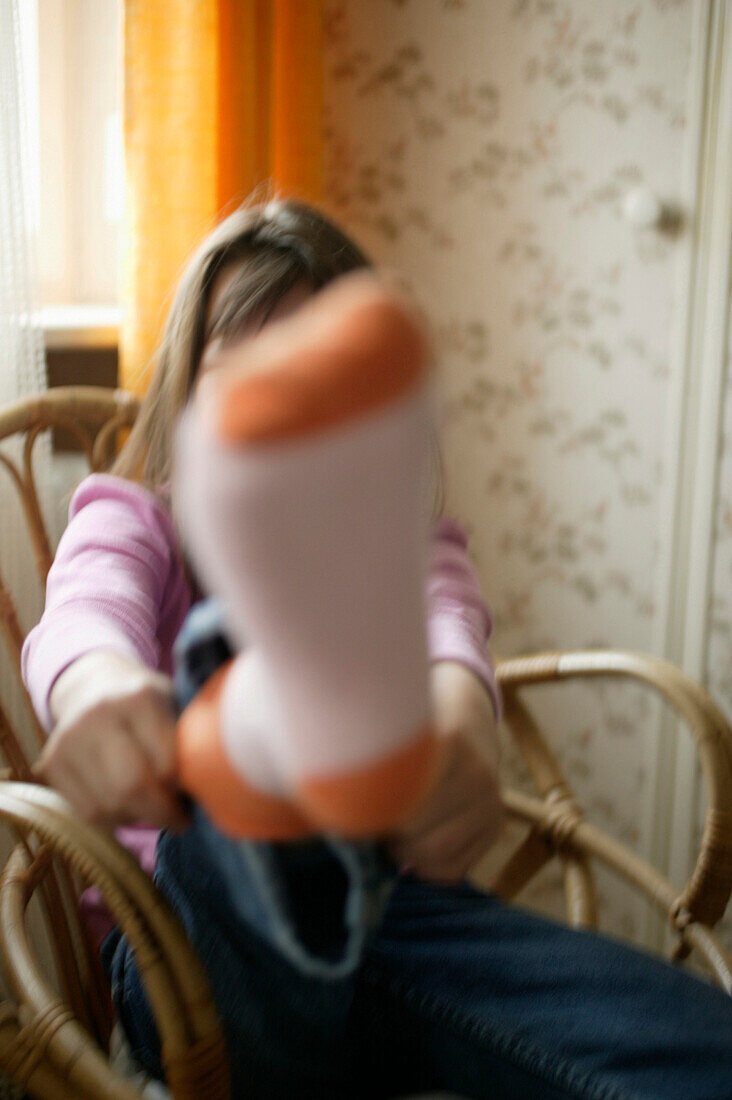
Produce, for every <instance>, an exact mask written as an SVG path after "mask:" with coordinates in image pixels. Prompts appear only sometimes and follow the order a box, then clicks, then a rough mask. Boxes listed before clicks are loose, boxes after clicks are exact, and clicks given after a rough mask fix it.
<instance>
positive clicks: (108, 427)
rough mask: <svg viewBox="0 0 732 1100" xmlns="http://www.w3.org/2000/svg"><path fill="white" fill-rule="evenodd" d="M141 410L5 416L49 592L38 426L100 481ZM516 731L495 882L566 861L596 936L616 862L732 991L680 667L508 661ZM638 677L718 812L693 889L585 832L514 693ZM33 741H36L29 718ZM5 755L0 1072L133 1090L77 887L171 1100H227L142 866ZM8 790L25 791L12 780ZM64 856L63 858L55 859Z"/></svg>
mask: <svg viewBox="0 0 732 1100" xmlns="http://www.w3.org/2000/svg"><path fill="white" fill-rule="evenodd" d="M136 413H137V403H136V401H135V400H134V398H132V397H130V396H129V395H128V394H125V393H123V392H121V391H117V392H112V391H109V390H102V389H97V388H96V387H68V388H63V389H58V390H55V391H52V392H50V393H48V394H45V395H43V396H42V397H38V398H33V399H29V400H25V401H21V402H18V403H16V404H15V405H13V406H11V407H9V408H7V409H5V410H4V411H1V412H0V441H2V440H3V439H5V438H7V437H9V436H11V435H12V436H23V437H24V443H23V448H22V454H23V458H22V463H21V465H20V466H18V465H17V464H15V463H13V462H11V461H10V460H9V459H8V457H7V456H5V455H2V454H0V464H2V465H3V466H5V468H6V469H7V471H8V473H9V474H10V477H11V479H12V481H13V483H14V484H15V486H16V489H17V490H18V492H19V494H20V498H21V501H22V505H23V513H24V516H25V518H26V521H27V524H28V529H29V531H30V534H31V539H32V542H33V547H34V555H35V562H36V568H37V571H38V575H39V578H40V579H41V581H44V582H45V578H46V574H47V572H48V569H49V568H50V564H51V561H52V552H51V548H50V544H49V540H48V536H47V534H46V530H45V526H44V524H43V519H42V515H41V509H40V507H39V503H38V497H37V493H36V489H35V483H34V480H33V471H32V450H33V444H34V442H35V440H36V439H37V438H38V435H39V433H40V432H41V431H43V430H44V429H45V428H49V427H63V428H66V429H68V430H69V431H70V432H72V434H73V435H74V436H75V437H76V438H77V439H78V440H79V443H80V445H81V447H82V448H83V450H84V452H85V453H86V455H87V458H88V460H89V465H90V468H91V469H100V468H102V467H103V465H104V462H105V460H106V457H107V455H108V454H109V453H110V448H111V446H112V444H113V442H114V439H115V436H116V434H117V432H118V431H119V430H120V429H122V428H125V427H128V426H130V425H131V424H132V423H133V421H134V418H135V415H136ZM0 623H1V625H2V630H3V633H4V636H5V640H6V642H7V644H8V647H9V650H10V653H11V656H12V658H13V660H14V662H15V664H16V667H17V668H18V670H19V667H20V649H21V646H22V641H23V635H22V631H21V629H20V626H19V624H18V618H17V615H16V613H15V610H14V607H13V603H12V600H11V598H10V594H9V593H8V592H7V590H6V588H5V586H4V584H3V581H2V577H0ZM497 673H498V678H499V681H500V683H501V685H502V688H503V691H504V695H505V702H506V707H505V711H506V716H505V717H506V725H507V726H508V728H509V729H510V731H511V733H512V734H513V736H514V738H515V740H516V742H517V744H518V746H519V748H520V750H521V752H522V754H523V756H524V758H525V759H526V761H527V763H528V766H529V769H530V772H531V775H532V778H533V781H534V783H535V786H536V789H537V792H538V796H539V797H536V796H531V795H528V794H525V793H523V792H519V791H514V790H506V791H504V794H503V798H504V803H505V806H506V809H507V812H508V813H509V815H511V816H512V817H514V818H516V819H518V820H520V821H522V822H524V823H526V824H528V825H529V831H528V834H527V836H526V838H525V840H523V842H522V843H521V844H520V845H519V847H518V848H517V850H516V851H515V852H514V853H513V855H512V856H511V857H510V858H509V859H508V861H507V863H506V864H505V865H504V867H503V868H502V870H501V871H500V873H499V874H498V876H497V877H496V880H495V883H494V886H495V888H496V890H497V891H498V892H499V893H500V894H501V895H502V896H503V897H505V898H507V899H510V898H513V897H515V896H516V895H517V894H518V893H519V891H520V890H521V889H522V888H523V887H524V886H525V885H526V884H527V883H528V882H529V881H530V879H531V878H532V877H533V875H534V874H535V873H536V872H537V871H538V870H539V869H540V868H541V867H543V866H544V865H545V864H546V863H547V862H548V860H550V859H552V858H554V857H558V858H559V859H560V860H561V864H562V869H563V874H564V881H565V888H566V904H567V916H568V920H569V921H570V923H571V924H573V925H575V926H587V927H595V926H596V924H597V899H596V891H595V885H594V878H593V873H592V869H591V865H590V857H595V858H597V859H599V860H601V861H602V862H604V863H605V864H606V865H607V866H609V867H611V868H612V869H613V870H614V871H616V872H617V873H618V874H620V875H622V876H623V877H624V878H625V879H626V880H628V881H629V882H631V883H632V884H633V885H634V886H635V887H636V888H638V889H639V890H640V891H641V892H642V893H644V894H645V895H646V897H647V898H649V900H650V901H651V903H652V904H653V905H655V906H656V907H657V908H659V909H660V910H661V911H662V912H664V913H666V914H667V915H668V917H669V919H670V920H671V922H672V925H673V927H674V929H675V930H676V932H677V941H676V945H675V948H674V956H675V957H677V958H681V957H683V956H684V955H686V954H687V953H688V952H689V950H691V949H692V948H693V949H695V950H696V951H698V952H699V954H700V955H701V957H702V958H703V959H704V960H705V961H706V963H707V965H708V966H709V968H710V970H711V971H712V973H713V975H714V976H715V978H716V980H717V981H718V982H719V983H720V985H722V987H723V988H725V989H726V990H727V991H728V992H732V961H731V960H730V958H729V956H728V955H727V954H726V953H725V951H724V949H723V947H722V945H721V944H720V942H719V941H718V939H717V938H716V937H715V936H714V934H713V933H712V931H711V929H712V927H713V925H714V924H715V923H716V922H717V921H718V920H719V918H720V917H721V915H722V913H723V912H724V909H725V906H726V904H727V901H728V899H729V895H730V890H731V889H732V734H731V733H730V728H729V725H728V724H727V722H726V720H725V718H724V716H723V715H722V714H721V712H720V711H719V709H718V708H717V707H716V705H715V704H714V702H713V701H712V700H711V699H710V697H709V696H708V695H707V693H706V692H705V691H704V690H703V689H702V688H701V687H700V686H699V685H698V684H697V683H695V682H694V681H692V680H690V679H689V678H688V677H686V676H684V674H683V673H681V672H680V671H679V670H678V669H676V668H674V667H672V666H671V665H668V664H665V663H663V662H661V661H657V660H655V659H653V658H649V657H644V656H642V655H638V654H631V653H619V652H615V651H597V652H578V653H547V654H540V655H537V656H534V657H528V658H515V659H512V660H507V661H499V662H498V665H497ZM598 676H600V677H615V678H617V677H630V678H632V679H635V680H639V681H641V682H643V683H645V684H647V685H649V686H650V687H651V688H653V689H655V690H656V691H658V692H660V694H661V695H662V696H663V697H664V698H665V699H666V700H667V702H669V703H670V704H671V705H672V706H673V707H674V708H675V710H676V711H677V712H678V714H679V715H680V717H681V718H682V719H683V720H684V721H685V722H686V724H687V725H688V727H689V729H690V731H691V733H692V735H693V737H694V738H695V741H696V745H697V749H698V752H699V755H700V759H701V765H702V769H703V774H704V779H705V785H706V791H707V803H708V804H707V811H706V822H705V829H704V835H703V839H702V849H701V853H700V855H699V859H698V861H697V865H696V868H695V870H694V873H693V874H692V876H691V878H690V880H689V882H688V883H687V885H686V886H685V887H684V888H683V889H682V890H677V889H675V888H674V887H673V886H672V885H671V884H670V883H669V882H668V881H667V880H666V879H665V878H664V877H663V876H662V875H661V874H660V873H659V872H658V871H657V870H656V869H655V868H653V867H651V866H650V865H649V864H647V863H646V862H644V861H643V860H641V859H639V858H638V857H637V856H636V855H635V854H634V853H633V852H632V851H631V850H630V849H628V848H626V847H625V846H624V845H622V844H620V843H618V842H617V841H615V840H613V839H612V838H611V837H609V836H607V835H606V834H604V833H603V832H601V831H600V830H599V829H597V828H595V827H594V826H593V825H591V824H590V823H589V822H588V821H586V820H585V818H584V815H583V813H582V810H581V807H580V806H579V803H578V801H577V799H576V798H575V796H574V794H573V793H572V791H571V789H570V787H569V784H568V782H567V780H566V777H565V776H564V773H563V771H562V769H561V766H560V764H559V762H558V761H557V759H556V757H555V756H554V754H553V753H552V751H551V749H550V748H549V745H548V744H547V742H546V740H545V738H544V736H543V734H542V732H541V731H540V729H539V727H538V725H537V723H536V721H535V720H534V718H533V717H532V715H531V713H530V711H529V710H528V709H527V708H526V706H525V705H524V703H523V701H522V699H520V698H519V695H518V689H519V688H526V687H530V686H531V685H535V684H547V683H559V682H560V681H564V680H567V679H571V678H577V677H598ZM29 721H30V722H31V723H32V726H33V728H34V729H35V730H36V732H37V735H38V739H39V742H40V740H41V738H42V736H43V735H42V731H41V730H40V727H39V726H38V723H37V722H36V721H35V718H29ZM0 750H1V751H2V753H3V755H4V757H5V759H6V762H7V764H8V768H7V769H6V773H5V778H6V780H7V781H5V782H0V818H1V819H2V820H3V821H5V822H6V823H7V824H8V825H9V826H10V827H11V828H12V829H13V830H14V831H15V833H16V834H17V836H18V838H19V843H18V845H17V847H16V848H15V849H14V851H13V853H12V855H11V857H10V859H9V861H8V864H7V866H6V868H5V872H4V874H3V876H2V880H0V958H2V962H3V966H4V971H5V975H6V979H7V982H8V984H9V986H10V988H11V990H12V994H13V997H14V1001H13V1003H9V1004H6V1005H3V1006H0V1068H3V1069H4V1070H5V1072H7V1073H8V1074H9V1075H10V1076H12V1077H13V1079H14V1080H17V1081H18V1082H19V1083H21V1084H23V1085H24V1086H25V1088H26V1089H27V1090H28V1092H29V1094H31V1095H34V1096H38V1097H48V1098H51V1100H71V1098H74V1100H85V1098H86V1097H110V1098H112V1097H114V1098H118V1100H127V1098H129V1097H132V1096H136V1095H138V1093H137V1092H136V1091H135V1089H134V1088H132V1087H131V1086H130V1085H129V1084H128V1083H126V1082H125V1081H123V1080H122V1079H121V1078H120V1077H119V1076H118V1075H116V1074H115V1073H114V1071H113V1070H112V1069H111V1067H110V1066H109V1064H108V1062H107V1059H106V1056H105V1054H104V1044H105V1039H106V1037H107V1035H108V1030H109V1001H108V996H107V995H106V991H105V990H104V987H103V982H102V981H101V978H100V974H99V967H98V960H97V959H96V953H95V952H94V951H92V950H90V949H89V947H88V945H87V943H86V941H85V939H84V930H83V928H82V926H81V924H80V922H79V921H78V918H77V915H76V905H75V902H76V898H77V896H78V891H79V889H80V886H81V884H82V883H84V884H86V883H94V884H96V885H97V886H99V887H100V889H101V890H102V892H103V894H104V896H105V899H106V901H107V903H108V905H109V907H110V909H111V910H112V912H113V914H114V916H115V917H116V919H117V920H118V921H119V923H120V924H121V926H122V928H123V929H124V930H125V932H126V933H127V935H128V936H129V937H130V940H131V942H132V943H133V944H134V946H135V950H136V954H137V959H138V963H139V966H140V969H141V973H142V975H143V979H144V981H145V984H146V989H147V991H148V994H149V997H150V1001H151V1005H152V1007H153V1010H154V1012H155V1014H156V1019H157V1021H158V1026H159V1029H160V1034H161V1037H162V1041H163V1055H164V1060H165V1065H166V1069H167V1073H168V1079H169V1085H170V1088H171V1090H172V1093H173V1095H174V1096H175V1097H194V1096H195V1097H206V1098H211V1100H216V1098H218V1097H223V1096H226V1095H227V1094H228V1085H227V1080H226V1077H227V1070H226V1062H225V1053H224V1045H223V1037H222V1033H221V1030H220V1027H219V1025H218V1023H217V1021H216V1017H215V1013H214V1010H213V1007H212V1004H211V1000H210V994H209V992H208V986H207V982H206V979H205V976H204V975H203V973H202V971H201V968H200V965H199V964H198V962H197V961H196V959H195V957H194V956H193V954H192V952H191V949H190V947H189V946H188V945H187V943H186V941H185V938H184V936H183V933H182V931H181V929H180V926H179V925H178V922H177V921H176V919H175V917H174V915H173V914H172V913H171V912H170V910H169V909H168V907H167V905H166V904H165V903H164V901H163V900H162V898H161V897H160V896H159V895H158V894H157V892H156V891H155V889H154V887H153V886H152V884H151V883H150V881H149V880H148V879H147V878H146V877H145V875H144V874H143V873H142V872H141V871H140V869H139V867H138V866H137V864H136V863H135V861H134V860H133V859H132V858H131V857H130V856H129V854H128V853H127V852H125V851H124V850H123V849H122V848H120V847H119V845H118V844H117V843H116V842H115V841H114V840H113V839H112V838H111V837H109V836H108V835H107V834H106V833H104V832H102V831H101V830H99V829H94V828H91V827H89V826H86V825H83V824H82V823H81V822H80V821H78V820H77V819H76V818H74V816H73V814H72V813H71V812H70V810H69V808H68V806H67V805H66V803H65V802H64V801H63V799H61V798H60V797H59V796H58V795H56V794H54V793H53V792H51V791H48V790H46V789H44V788H43V787H40V786H38V785H35V784H31V783H30V782H28V781H29V780H30V779H31V774H32V773H31V771H30V763H31V762H30V761H29V760H28V759H27V758H26V756H25V753H24V752H23V749H22V745H21V742H20V741H19V740H18V738H17V737H16V736H15V734H14V732H13V730H12V728H11V725H10V722H9V719H8V718H7V715H6V714H5V711H4V710H3V708H2V705H1V704H0ZM11 780H15V782H13V781H11ZM52 855H53V857H54V858H51V856H52ZM36 891H38V892H39V893H40V894H41V896H42V900H43V901H44V903H45V907H46V912H47V914H48V925H49V936H50V938H51V940H52V942H53V943H54V945H55V949H56V960H57V964H58V968H59V974H60V980H61V985H62V998H61V999H59V997H58V996H57V995H56V993H55V992H54V991H53V990H52V988H51V986H50V984H49V983H48V981H47V979H46V978H45V977H44V976H43V974H42V972H41V968H40V966H39V964H38V961H37V959H36V957H35V954H34V952H33V948H32V946H31V944H30V942H29V939H28V935H27V931H26V920H25V913H26V908H27V905H28V901H29V899H30V897H31V896H32V895H33V893H34V892H36Z"/></svg>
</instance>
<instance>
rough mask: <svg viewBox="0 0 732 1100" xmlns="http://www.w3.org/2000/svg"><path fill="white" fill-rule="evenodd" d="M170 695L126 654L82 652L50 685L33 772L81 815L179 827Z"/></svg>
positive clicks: (157, 677)
mask: <svg viewBox="0 0 732 1100" xmlns="http://www.w3.org/2000/svg"><path fill="white" fill-rule="evenodd" d="M172 695H173V692H172V683H171V681H170V678H169V677H168V676H164V675H163V674H162V673H159V672H153V671H151V670H150V669H148V668H146V667H145V666H144V665H142V664H140V663H139V662H137V661H135V660H133V659H131V658H129V657H124V656H121V655H120V654H117V653H113V652H112V651H108V650H104V651H101V650H100V651H97V652H94V653H88V654H85V655H84V656H83V657H80V658H78V660H76V661H74V662H73V664H71V665H69V667H68V668H67V669H65V670H64V672H63V673H62V674H61V675H60V676H59V678H58V680H57V681H56V683H55V684H54V686H53V690H52V692H51V697H50V708H51V713H52V714H53V716H54V718H56V720H57V722H56V726H55V727H54V729H53V732H52V733H51V735H50V737H49V739H48V741H47V742H46V745H45V747H44V749H43V752H42V753H41V756H40V758H39V760H38V763H37V764H36V765H35V768H34V771H35V773H36V774H37V775H38V777H39V778H40V779H41V780H42V781H43V782H44V783H48V784H49V785H50V786H52V787H55V788H56V790H58V791H60V793H61V794H63V795H65V797H66V798H68V800H69V802H70V803H71V804H72V806H73V807H74V809H75V810H76V812H77V813H78V814H79V816H80V817H81V818H83V819H84V820H85V821H91V822H94V823H96V824H100V825H107V826H113V825H123V824H129V823H131V822H142V821H144V822H145V824H149V825H156V826H163V825H172V826H176V827H181V826H183V825H184V824H185V814H184V811H183V808H182V804H181V802H180V800H179V798H178V796H177V794H176V787H175V745H176V740H175V730H176V718H175V712H174V710H173V705H172Z"/></svg>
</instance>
